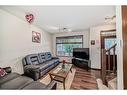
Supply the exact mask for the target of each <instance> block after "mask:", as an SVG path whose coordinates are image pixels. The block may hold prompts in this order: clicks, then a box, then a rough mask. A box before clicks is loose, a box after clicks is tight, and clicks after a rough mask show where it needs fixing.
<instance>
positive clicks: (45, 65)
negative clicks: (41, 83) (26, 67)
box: [39, 60, 54, 71]
mask: <svg viewBox="0 0 127 95" xmlns="http://www.w3.org/2000/svg"><path fill="white" fill-rule="evenodd" d="M53 64H54V61H52V60H51V61H47V62H45V63H43V64H39V66H40V69H41V71H42V70H45V69H47V68H49V67H50V66H51V65H53Z"/></svg>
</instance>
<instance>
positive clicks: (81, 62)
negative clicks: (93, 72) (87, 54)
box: [72, 58, 91, 71]
mask: <svg viewBox="0 0 127 95" xmlns="http://www.w3.org/2000/svg"><path fill="white" fill-rule="evenodd" d="M72 63H73V64H74V65H75V66H77V67H80V68H85V69H86V70H87V71H88V70H89V69H90V67H91V61H90V60H85V59H80V58H73V59H72Z"/></svg>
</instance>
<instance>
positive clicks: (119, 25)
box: [116, 6, 123, 89]
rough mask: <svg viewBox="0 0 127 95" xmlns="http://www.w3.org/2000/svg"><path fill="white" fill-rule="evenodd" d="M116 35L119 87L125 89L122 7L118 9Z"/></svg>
mask: <svg viewBox="0 0 127 95" xmlns="http://www.w3.org/2000/svg"><path fill="white" fill-rule="evenodd" d="M116 29H117V31H116V35H117V40H118V41H117V42H118V44H117V67H118V68H117V87H118V89H123V38H122V16H121V6H117V7H116Z"/></svg>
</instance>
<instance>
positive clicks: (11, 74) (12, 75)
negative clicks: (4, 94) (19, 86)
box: [0, 73, 20, 85]
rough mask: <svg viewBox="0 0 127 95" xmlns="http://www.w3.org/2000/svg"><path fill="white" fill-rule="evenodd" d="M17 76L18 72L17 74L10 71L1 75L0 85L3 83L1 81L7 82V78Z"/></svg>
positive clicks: (10, 78)
mask: <svg viewBox="0 0 127 95" xmlns="http://www.w3.org/2000/svg"><path fill="white" fill-rule="evenodd" d="M19 76H20V74H18V73H10V74H7V75H5V76H4V77H1V78H0V85H1V84H3V83H5V82H7V81H9V80H12V79H14V78H17V77H19Z"/></svg>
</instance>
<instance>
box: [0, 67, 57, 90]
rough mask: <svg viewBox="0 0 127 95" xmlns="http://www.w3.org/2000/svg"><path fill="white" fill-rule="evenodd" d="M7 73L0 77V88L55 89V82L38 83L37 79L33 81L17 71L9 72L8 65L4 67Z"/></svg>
mask: <svg viewBox="0 0 127 95" xmlns="http://www.w3.org/2000/svg"><path fill="white" fill-rule="evenodd" d="M4 69H5V71H6V72H7V73H8V74H7V75H5V76H3V77H0V89H6V90H7V89H8V90H14V89H24V90H30V89H31V90H32V89H38V90H39V89H40V90H49V89H56V82H55V81H52V82H51V83H50V84H49V85H45V84H43V83H40V82H39V81H34V80H33V79H32V78H29V77H26V76H21V75H20V74H18V73H11V69H10V67H8V68H4Z"/></svg>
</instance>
